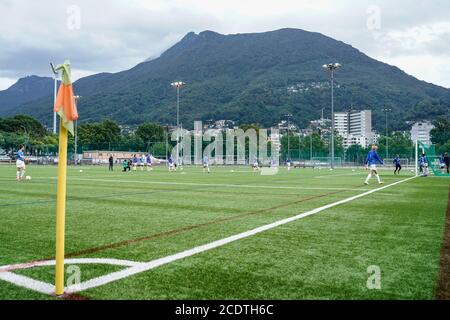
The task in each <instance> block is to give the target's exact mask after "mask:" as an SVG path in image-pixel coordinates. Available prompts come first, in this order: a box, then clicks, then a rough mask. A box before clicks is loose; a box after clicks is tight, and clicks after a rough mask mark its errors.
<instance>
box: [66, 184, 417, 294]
mask: <svg viewBox="0 0 450 320" xmlns="http://www.w3.org/2000/svg"><path fill="white" fill-rule="evenodd" d="M414 178H415V177H411V178H408V179H404V180H401V181H397V182H394V183H392V184H390V185H387V186H384V187H381V188H378V189H373V190H370V191H367V192H364V193H361V194H359V195H356V196H353V197H350V198H347V199H344V200H340V201H337V202H334V203H331V204H328V205H325V206H322V207H320V208H316V209H313V210H311V211H308V212H305V213H302V214H299V215H296V216H294V217H290V218H287V219H283V220H279V221H276V222H274V223H270V224H267V225H264V226H261V227H258V228H255V229H252V230H249V231H246V232H242V233H239V234H236V235H234V236H231V237H227V238H224V239H221V240H217V241H214V242H211V243H208V244H205V245H201V246H198V247H195V248H192V249H189V250H186V251H183V252H180V253H177V254H174V255H171V256H167V257H163V258H160V259H156V260H153V261H149V262H147V263H143V264H142V265H140V266H137V267H131V268H128V269H125V270H122V271H117V272H113V273H110V274H108V275H105V276H101V277H98V278H94V279H91V280H88V281H86V282H83V283H80V284H78V285H77V286H76V287H73V286H70V287H68V288H67V290H66V291H67V292H68V293H75V292H79V291H84V290H87V289H91V288H95V287H99V286H102V285H105V284H107V283H110V282H114V281H117V280H120V279H124V278H128V277H129V276H132V275H135V274H138V273H141V272H145V271H148V270H151V269H154V268H156V267H159V266H162V265H165V264H168V263H171V262H174V261H177V260H181V259H184V258H187V257H190V256H193V255H196V254H199V253H202V252H205V251H208V250H211V249H214V248H218V247H221V246H224V245H226V244H229V243H231V242H234V241H237V240H241V239H244V238H248V237H250V236H253V235H255V234H258V233H261V232H264V231H267V230H270V229H273V228H276V227H279V226H281V225H284V224H287V223H290V222H293V221H296V220H299V219H302V218H305V217H308V216H310V215H313V214H316V213H318V212H321V211H324V210H327V209H330V208H333V207H336V206H339V205H341V204H344V203H347V202H350V201H353V200H356V199H359V198H362V197H365V196H367V195H370V194H372V193H375V192H377V191H381V190H384V189H386V188H389V187H392V186H395V185H397V184H400V183H403V182H406V181H409V180H411V179H414Z"/></svg>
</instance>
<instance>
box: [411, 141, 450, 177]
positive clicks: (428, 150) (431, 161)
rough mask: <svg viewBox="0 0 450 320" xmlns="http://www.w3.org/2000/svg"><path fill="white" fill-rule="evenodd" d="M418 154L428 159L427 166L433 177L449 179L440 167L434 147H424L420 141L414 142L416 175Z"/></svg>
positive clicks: (438, 157) (439, 160)
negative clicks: (422, 154)
mask: <svg viewBox="0 0 450 320" xmlns="http://www.w3.org/2000/svg"><path fill="white" fill-rule="evenodd" d="M419 152H420V153H424V154H425V155H426V156H427V158H428V166H429V168H430V169H431V171H432V172H433V174H434V175H435V176H438V177H450V174H447V172H446V169H445V167H444V168H442V167H441V156H440V155H438V154H436V148H435V146H434V145H432V144H430V145H428V146H427V145H426V144H424V143H422V142H421V141H418V140H417V141H416V175H418V174H419V173H418V163H419Z"/></svg>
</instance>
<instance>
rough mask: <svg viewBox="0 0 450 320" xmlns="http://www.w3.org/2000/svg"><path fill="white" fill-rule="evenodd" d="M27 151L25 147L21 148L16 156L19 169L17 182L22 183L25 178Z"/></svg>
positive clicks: (21, 146)
mask: <svg viewBox="0 0 450 320" xmlns="http://www.w3.org/2000/svg"><path fill="white" fill-rule="evenodd" d="M24 150H25V147H24V146H23V145H20V146H19V151H17V156H16V167H17V173H16V180H17V181H22V180H23V176H24V175H25V169H26V168H25V155H24V153H23V151H24Z"/></svg>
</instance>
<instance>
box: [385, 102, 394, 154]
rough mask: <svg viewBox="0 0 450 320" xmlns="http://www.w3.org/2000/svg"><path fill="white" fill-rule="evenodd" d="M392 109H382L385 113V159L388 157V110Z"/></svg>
mask: <svg viewBox="0 0 450 320" xmlns="http://www.w3.org/2000/svg"><path fill="white" fill-rule="evenodd" d="M391 111H392V109H389V108H385V109H383V112H384V113H385V114H386V159H388V158H389V138H388V135H389V131H388V112H391Z"/></svg>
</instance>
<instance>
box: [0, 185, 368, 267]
mask: <svg viewBox="0 0 450 320" xmlns="http://www.w3.org/2000/svg"><path fill="white" fill-rule="evenodd" d="M358 187H360V186H358ZM348 191H349V190H347V189H346V190H339V191H332V192H327V193H325V194H320V195H316V196H312V197H308V198H304V199H301V200H297V201H293V202H289V203H285V204H281V205H278V206H274V207H270V208H265V209H260V210H256V211H251V212H246V213H243V214H240V215H236V216H232V217H227V218H221V219H217V220H212V221H209V222H205V223H200V224H195V225H190V226H186V227H183V228H178V229H174V230H169V231H163V232H159V233H155V234H152V235H149V236H145V237H140V238H135V239H130V240H123V241H119V242H116V243H111V244H106V245H102V246H98V247H92V248H87V249H83V250H80V251H76V252H71V253H67V254H66V255H65V258H74V257H79V256H83V255H87V254H92V253H97V252H101V251H105V250H108V249H116V248H120V247H124V246H128V245H131V244H135V243H140V242H144V241H148V240H153V239H157V238H162V237H167V236H173V235H177V234H180V233H183V232H187V231H191V230H195V229H200V228H204V227H208V226H211V225H215V224H220V223H223V222H228V221H232V220H237V219H240V218H243V217H247V216H252V215H256V214H259V213H264V212H270V211H273V210H276V209H280V208H284V207H289V206H291V205H294V204H298V203H302V202H306V201H310V200H314V199H319V198H324V197H327V196H330V195H335V194H339V193H343V192H348ZM53 259H55V257H48V258H43V259H38V260H33V261H30V262H25V263H21V264H16V265H11V266H10V267H9V268H6V269H4V270H0V272H8V271H13V270H16V269H18V267H19V268H20V269H23V268H27V267H29V268H31V267H34V266H35V264H36V263H38V262H42V261H48V260H53Z"/></svg>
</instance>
